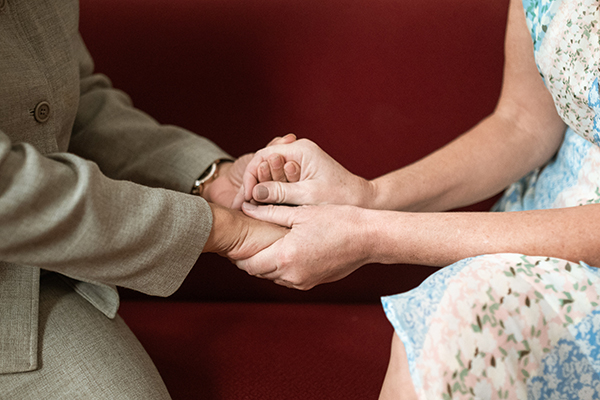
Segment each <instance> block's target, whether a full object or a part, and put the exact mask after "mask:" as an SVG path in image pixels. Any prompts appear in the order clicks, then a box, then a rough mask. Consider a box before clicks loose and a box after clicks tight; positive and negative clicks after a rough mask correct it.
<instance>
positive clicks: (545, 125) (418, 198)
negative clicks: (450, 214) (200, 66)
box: [244, 1, 565, 211]
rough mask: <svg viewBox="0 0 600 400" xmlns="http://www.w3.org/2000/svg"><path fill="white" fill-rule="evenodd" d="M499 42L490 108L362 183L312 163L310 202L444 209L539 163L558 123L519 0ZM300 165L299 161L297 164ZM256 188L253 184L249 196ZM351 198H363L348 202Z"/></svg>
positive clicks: (551, 149)
mask: <svg viewBox="0 0 600 400" xmlns="http://www.w3.org/2000/svg"><path fill="white" fill-rule="evenodd" d="M505 47H506V49H505V54H506V59H505V71H504V80H503V86H502V92H501V96H500V99H499V102H498V105H497V107H496V109H495V110H494V112H493V113H492V114H491V115H490V116H489V117H488V118H486V119H484V120H483V121H482V122H481V123H480V124H478V125H477V126H475V127H474V128H473V129H471V130H469V131H468V132H466V133H465V134H463V135H462V136H461V137H459V138H458V139H456V140H455V141H453V142H452V143H450V144H448V145H447V146H445V147H444V148H442V149H440V150H439V151H437V152H435V153H433V154H431V155H430V156H428V157H426V158H424V159H422V160H420V161H418V162H417V163H414V164H412V165H409V166H407V167H405V168H402V169H400V170H398V171H395V172H392V173H390V174H388V175H384V176H382V177H380V178H377V179H375V180H372V181H369V185H364V183H363V182H361V183H360V184H358V185H356V184H354V182H356V180H355V178H354V177H352V176H348V174H346V176H348V177H347V179H346V178H344V179H342V180H341V182H343V185H340V184H336V182H335V181H333V180H331V181H327V179H328V178H327V177H328V175H334V174H335V173H337V171H336V172H332V171H330V170H327V169H323V168H319V174H320V176H319V179H320V180H321V182H323V183H324V184H322V185H320V186H318V187H316V188H314V190H312V189H313V188H311V190H312V191H313V193H311V194H310V196H313V198H312V199H310V200H313V201H312V202H311V204H322V203H328V202H329V203H332V202H336V201H329V199H330V198H331V197H332V196H334V197H335V198H343V199H349V200H348V201H346V203H345V204H353V205H358V206H361V207H366V208H376V209H395V210H419V211H441V210H447V209H452V208H456V207H460V206H463V205H466V204H470V203H474V202H477V201H479V200H482V199H484V198H486V197H489V196H491V195H494V194H496V193H498V192H499V191H501V190H502V189H504V188H505V187H506V186H507V185H508V184H510V183H512V182H514V181H515V180H518V179H519V178H520V177H522V176H523V175H525V174H526V173H527V172H529V171H530V170H532V169H534V168H536V167H539V166H540V165H543V164H544V163H545V162H547V160H548V159H550V157H552V155H553V154H554V153H555V151H556V149H557V148H558V146H559V144H560V142H561V140H562V137H563V134H564V128H565V126H564V124H563V122H562V121H561V120H560V118H559V117H558V115H557V113H556V110H555V107H554V104H553V102H552V99H551V97H550V94H549V93H548V91H547V90H546V88H545V86H544V84H543V82H542V79H541V78H540V76H539V72H538V71H537V68H536V66H535V62H534V59H533V49H532V45H531V38H530V36H529V32H528V29H527V27H526V24H525V19H524V15H523V9H522V7H521V4H520V1H513V4H511V7H510V16H509V23H508V29H507V37H506V46H505ZM440 129H443V121H440ZM299 146H300V143H298V144H294V145H293V146H289V147H288V148H289V149H290V152H295V151H296V150H295V149H294V148H295V147H299ZM270 151H277V152H279V153H282V154H284V155H286V157H287V154H286V153H285V150H283V149H275V148H273V149H268V150H266V151H265V152H263V153H260V154H257V155H260V156H263V157H268V154H269V152H270ZM293 154H295V153H293ZM258 161H260V160H258ZM303 161H304V159H303ZM311 161H313V159H311ZM515 161H516V162H515ZM305 167H306V166H305V165H302V168H303V169H304V168H305ZM251 173H252V172H251V171H249V174H251ZM310 179H312V180H313V181H314V183H318V181H317V180H316V179H314V178H313V177H306V180H310ZM304 180H305V177H304V176H303V177H302V178H301V181H300V182H301V183H304ZM255 181H256V180H254V181H252V180H250V179H249V181H248V182H244V185H245V186H246V199H249V198H251V197H252V194H253V193H252V189H253V186H254V185H255V184H256V183H255ZM338 181H339V180H338ZM261 186H262V187H267V188H268V189H269V192H270V193H271V196H272V197H267V198H265V199H263V200H262V201H264V202H274V203H280V202H281V201H280V198H278V197H281V196H283V195H285V197H286V199H285V200H286V202H287V203H288V204H302V203H303V202H302V201H300V199H296V198H295V196H300V195H301V196H303V197H302V200H304V199H306V198H307V197H308V196H309V195H307V194H306V191H307V189H308V182H307V184H306V185H305V186H303V187H302V190H300V185H299V184H298V185H285V184H280V183H269V184H266V183H263V184H261V185H258V187H261ZM293 188H297V190H295V191H294V189H293ZM256 192H257V190H254V195H256V194H257V193H256ZM254 198H255V199H256V197H254ZM356 198H358V199H364V201H361V202H358V203H357V202H351V201H353V200H354V199H356Z"/></svg>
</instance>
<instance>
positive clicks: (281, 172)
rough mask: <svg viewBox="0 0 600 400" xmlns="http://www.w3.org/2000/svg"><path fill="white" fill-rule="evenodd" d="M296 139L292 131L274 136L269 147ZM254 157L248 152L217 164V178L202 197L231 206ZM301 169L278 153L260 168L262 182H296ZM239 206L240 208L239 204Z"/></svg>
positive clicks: (206, 186)
mask: <svg viewBox="0 0 600 400" xmlns="http://www.w3.org/2000/svg"><path fill="white" fill-rule="evenodd" d="M295 140H296V136H295V135H294V134H291V133H290V134H287V135H285V136H283V137H276V138H274V139H273V140H271V142H269V144H268V145H267V147H268V146H274V145H281V144H289V143H292V142H294V141H295ZM253 157H254V155H253V154H246V155H243V156H241V157H240V158H238V159H237V160H235V161H234V162H229V161H225V162H221V163H220V164H219V165H218V166H217V168H218V170H217V177H216V179H214V180H213V181H211V182H209V183H207V184H206V185H205V187H204V191H203V193H202V197H204V199H206V201H209V202H211V203H215V204H219V205H221V206H223V207H229V208H231V207H232V205H233V201H234V198H235V197H236V195H237V194H238V193H239V192H240V187H241V185H242V178H243V175H244V171H245V170H246V167H247V166H248V163H249V162H250V160H252V158H253ZM288 170H292V171H297V173H290V174H288ZM299 171H300V167H299V166H298V165H297V164H296V163H295V162H289V163H287V164H286V162H285V160H284V159H283V157H281V156H279V155H277V154H274V155H272V156H271V157H270V158H269V160H267V161H266V162H265V164H264V165H261V166H260V168H259V172H260V179H261V182H262V181H263V180H264V181H266V180H269V181H270V180H276V181H287V182H296V181H297V180H298V178H299V175H300V174H299ZM237 208H238V209H239V205H238V206H237Z"/></svg>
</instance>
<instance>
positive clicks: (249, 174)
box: [242, 154, 265, 201]
mask: <svg viewBox="0 0 600 400" xmlns="http://www.w3.org/2000/svg"><path fill="white" fill-rule="evenodd" d="M264 161H265V159H264V158H263V157H261V156H260V155H259V154H256V155H255V156H254V158H253V159H252V160H250V162H249V163H248V165H247V166H246V170H245V171H244V175H243V177H242V187H243V188H244V200H246V201H249V200H250V199H252V189H253V188H254V186H256V184H257V183H258V182H259V181H258V170H259V167H260V164H261V163H263V162H264Z"/></svg>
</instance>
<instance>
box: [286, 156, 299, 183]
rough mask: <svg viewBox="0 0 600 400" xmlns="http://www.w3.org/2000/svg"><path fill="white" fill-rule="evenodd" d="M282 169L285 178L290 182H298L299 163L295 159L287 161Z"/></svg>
mask: <svg viewBox="0 0 600 400" xmlns="http://www.w3.org/2000/svg"><path fill="white" fill-rule="evenodd" d="M283 171H284V173H285V179H286V180H287V181H288V182H290V183H292V182H298V181H299V180H300V164H298V163H297V162H296V161H288V162H286V163H285V165H284V166H283Z"/></svg>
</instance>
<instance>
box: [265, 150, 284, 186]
mask: <svg viewBox="0 0 600 400" xmlns="http://www.w3.org/2000/svg"><path fill="white" fill-rule="evenodd" d="M267 162H268V164H269V169H270V174H271V178H272V180H274V181H280V182H285V180H286V178H285V171H284V169H283V168H284V166H285V160H284V159H283V157H282V156H281V155H280V154H271V155H270V156H269V158H268V159H267Z"/></svg>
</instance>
